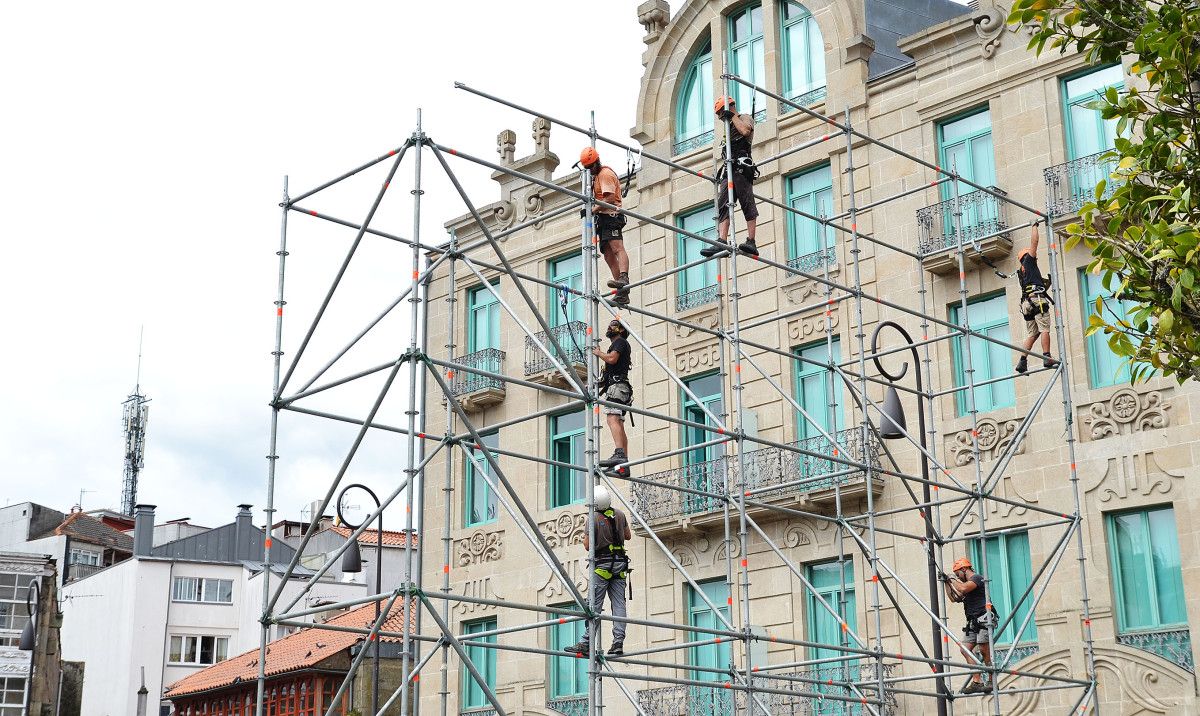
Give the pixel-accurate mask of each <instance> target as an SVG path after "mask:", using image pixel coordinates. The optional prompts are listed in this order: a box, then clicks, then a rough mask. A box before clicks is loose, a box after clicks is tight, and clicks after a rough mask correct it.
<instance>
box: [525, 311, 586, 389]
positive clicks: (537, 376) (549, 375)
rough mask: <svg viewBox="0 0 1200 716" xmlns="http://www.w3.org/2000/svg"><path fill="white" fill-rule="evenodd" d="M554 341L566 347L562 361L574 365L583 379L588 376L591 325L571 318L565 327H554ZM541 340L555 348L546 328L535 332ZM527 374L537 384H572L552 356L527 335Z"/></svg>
mask: <svg viewBox="0 0 1200 716" xmlns="http://www.w3.org/2000/svg"><path fill="white" fill-rule="evenodd" d="M550 333H551V335H553V336H554V340H556V341H558V345H560V346H562V349H563V353H562V355H560V356H559V362H561V363H562V364H563V365H565V366H568V367H570V368H573V369H574V370H575V374H576V375H578V376H579V377H580V378H581V379H583V380H586V379H587V355H588V354H587V352H586V351H587V347H588V339H587V324H586V323H584V322H583V321H571V322H570V323H564V324H562V325H561V326H555V327H554V328H551V329H550ZM534 335H535V336H537V339H538V341H539V342H541V344H542V345H544V346H546V348H548V349H550V350H552V351H553V350H554V346H553V345H551V343H550V340H549V339H548V338H547V337H546V332H545V331H538V332H537V333H535V334H534ZM525 377H526V378H527V379H528V380H531V381H533V382H534V383H541V384H542V385H552V386H556V387H559V388H565V387H568V386H569V385H570V384H569V383H568V382H567V379H566V378H564V377H563V375H562V374H561V373H559V372H558V369H557V368H555V367H554V363H552V362H551V361H550V358H549V357H548V356H547V355H546V354H545V353H543V352H542V350H541V349H540V348H538V347H537V343H534V342H533V341H532V340H531V339H530V338H529V337H528V336H527V337H526V338H525Z"/></svg>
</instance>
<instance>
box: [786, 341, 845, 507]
mask: <svg viewBox="0 0 1200 716" xmlns="http://www.w3.org/2000/svg"><path fill="white" fill-rule="evenodd" d="M795 352H796V355H798V356H799V357H801V358H805V359H807V360H810V361H817V362H819V363H821V364H822V365H816V364H814V363H805V362H802V361H794V363H795V364H796V402H797V403H799V404H800V406H801V407H803V408H804V411H805V412H806V413H808V417H807V418H805V417H804V415H803V414H802V413H799V412H797V413H796V439H797V440H799V441H801V447H803V448H804V449H806V450H813V451H815V452H820V453H823V454H826V455H832V454H833V446H832V445H830V444H829V440H828V439H827V438H825V436H823V435H822V434H821V431H822V430H824V431H825V432H826V433H829V434H830V435H832V436H834V437H835V438H837V437H838V433H839V432H840V431H841V429H842V424H843V417H842V410H843V406H844V405H845V396H844V395H843V392H844V386H843V385H842V380H841V378H839V377H838V376H837V374H836V373H834V372H833V371H832V370H830V369H829V368H827V367H826V366H825V365H824V364H827V363H828V362H829V361H830V359H831V358H832V360H833V363H834V364H836V363H838V361H840V360H841V357H842V351H841V342H840V341H838V339H837V338H834V339H833V342H832V345H827V344H826V342H825V341H819V342H817V343H812V344H810V345H807V346H804V347H801V348H797V349H796V351H795ZM795 459H797V460H799V462H800V466H801V474H802V476H803V477H809V476H812V475H818V474H827V473H831V472H833V471H834V469H835V468H834V464H833V463H832V462H830V461H828V460H819V459H816V458H813V457H810V456H806V455H797V456H796V458H795ZM839 467H840V466H839ZM815 487H821V485H810V488H815Z"/></svg>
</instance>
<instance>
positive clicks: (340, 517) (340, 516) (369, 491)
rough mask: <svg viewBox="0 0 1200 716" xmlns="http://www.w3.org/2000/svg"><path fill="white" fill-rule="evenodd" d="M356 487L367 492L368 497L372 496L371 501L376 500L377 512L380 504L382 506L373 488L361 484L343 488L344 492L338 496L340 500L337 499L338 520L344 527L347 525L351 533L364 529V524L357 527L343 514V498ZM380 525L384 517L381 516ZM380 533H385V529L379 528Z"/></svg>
mask: <svg viewBox="0 0 1200 716" xmlns="http://www.w3.org/2000/svg"><path fill="white" fill-rule="evenodd" d="M356 487H357V488H359V489H361V490H363V491H365V492H366V493H367V494H368V495H370V496H371V499H372V500H375V509H377V510H378V509H379V506H380V504H382V503H380V502H379V496H378V495H376V494H375V491H374V490H372V489H371V488H369V487H367V486H366V485H363V484H361V483H358V482H356V483H353V484H351V485H346V486H345V487H343V488H342V491H341V492H340V493H339V494H338V499H337V516H338V520H340V521H341V523H342V524H344V525H346V526H347V527H349V528H350V530H351V531H354V530H356V529H358V528H359V527H362V523H359V524H357V525H356V524H354V523H352V522H351V521H350V520H348V519H346V516H345V515H343V514H342V497H343V496H345V494H346V493H347V492H349V491H350V490H352V489H354V488H356ZM379 523H380V524H381V525H382V524H383V515H379ZM379 531H380V532H382V531H383V527H380V528H379Z"/></svg>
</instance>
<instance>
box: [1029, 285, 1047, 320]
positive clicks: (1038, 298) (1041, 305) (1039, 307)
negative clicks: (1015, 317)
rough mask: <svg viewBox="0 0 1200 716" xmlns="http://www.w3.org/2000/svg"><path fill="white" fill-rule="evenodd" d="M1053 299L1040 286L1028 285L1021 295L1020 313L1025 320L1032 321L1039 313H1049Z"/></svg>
mask: <svg viewBox="0 0 1200 716" xmlns="http://www.w3.org/2000/svg"><path fill="white" fill-rule="evenodd" d="M1052 305H1054V299H1052V298H1050V294H1049V293H1047V292H1046V289H1045V288H1043V287H1041V286H1028V287H1026V289H1025V292H1024V294H1023V295H1022V296H1021V315H1022V316H1023V317H1024V318H1025V320H1026V321H1032V320H1033V319H1034V318H1036V317H1037V316H1038V315H1039V314H1049V313H1050V306H1052Z"/></svg>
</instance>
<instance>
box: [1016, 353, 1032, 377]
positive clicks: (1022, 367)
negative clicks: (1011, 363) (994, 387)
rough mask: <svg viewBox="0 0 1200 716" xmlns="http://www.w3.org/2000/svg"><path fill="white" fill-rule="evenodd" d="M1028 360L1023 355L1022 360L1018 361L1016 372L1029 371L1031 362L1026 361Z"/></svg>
mask: <svg viewBox="0 0 1200 716" xmlns="http://www.w3.org/2000/svg"><path fill="white" fill-rule="evenodd" d="M1026 358H1027V356H1024V355H1022V356H1021V359H1020V360H1018V361H1017V367H1016V369H1015V370H1016V371H1017V372H1018V373H1024V372H1025V371H1027V370H1029V361H1028V360H1026Z"/></svg>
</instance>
